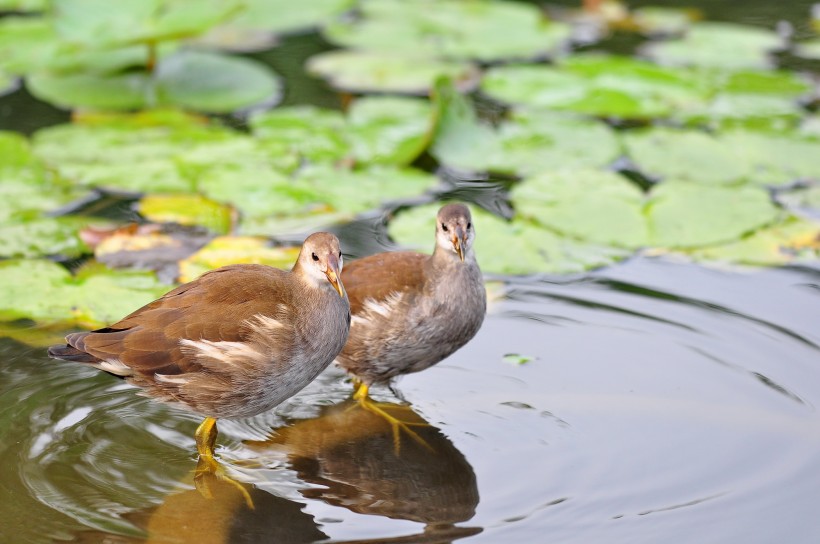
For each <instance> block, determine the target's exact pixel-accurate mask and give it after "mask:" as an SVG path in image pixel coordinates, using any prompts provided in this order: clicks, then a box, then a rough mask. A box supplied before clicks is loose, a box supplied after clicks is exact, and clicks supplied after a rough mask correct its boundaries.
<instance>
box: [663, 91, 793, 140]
mask: <svg viewBox="0 0 820 544" xmlns="http://www.w3.org/2000/svg"><path fill="white" fill-rule="evenodd" d="M803 115H804V112H803V109H802V108H801V107H800V106H799V105H798V103H797V101H796V100H794V99H793V98H784V97H781V96H768V95H765V94H752V93H725V94H720V95H718V96H716V97H714V98H713V99H712V100H711V101H710V102H708V103H703V104H691V105H690V106H689V107H688V108H687V109H684V110H679V111H677V112H676V113H675V114H674V115H672V118H673V119H679V120H681V121H683V122H684V123H687V124H690V125H703V126H707V127H709V128H711V129H713V130H727V129H731V128H750V129H756V130H770V131H775V132H778V131H788V130H791V129H794V128H795V127H796V126H797V124H798V123H799V122H800V120H801V119H802V117H803Z"/></svg>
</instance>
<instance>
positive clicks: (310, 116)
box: [249, 106, 350, 162]
mask: <svg viewBox="0 0 820 544" xmlns="http://www.w3.org/2000/svg"><path fill="white" fill-rule="evenodd" d="M249 124H250V126H251V129H252V130H253V134H254V136H256V137H257V138H259V139H260V140H261V141H263V142H264V143H265V145H266V146H267V147H268V148H269V149H271V150H274V151H279V152H282V153H288V154H293V155H294V156H297V157H299V158H300V160H308V161H312V162H323V161H328V162H334V161H338V160H342V159H343V158H345V157H346V156H348V155H349V153H350V143H349V142H348V140H347V138H346V137H345V136H346V134H345V130H344V129H345V119H344V116H343V115H342V114H341V112H338V111H334V110H324V109H319V108H316V107H313V106H296V107H290V108H278V109H274V110H270V111H266V112H264V113H260V114H258V115H254V116H253V117H251V119H250V123H249Z"/></svg>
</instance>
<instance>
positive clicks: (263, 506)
mask: <svg viewBox="0 0 820 544" xmlns="http://www.w3.org/2000/svg"><path fill="white" fill-rule="evenodd" d="M196 479H197V483H196V485H197V489H188V490H186V491H182V492H178V493H172V494H170V495H168V496H167V497H166V498H165V500H164V502H163V503H162V504H161V505H159V506H158V507H155V508H150V509H147V510H144V511H139V512H132V513H129V514H126V515H125V516H124V517H125V518H126V519H128V521H130V522H132V523H133V524H134V525H135V526H137V527H138V528H139V529H141V530H143V531H145V533H146V534H147V537H145V538H134V537H125V536H120V535H112V534H103V533H100V532H97V531H84V532H82V533H81V534H79V535H77V538H76V539H75V540H74V542H80V543H86V542H87V543H91V542H106V543H109V544H134V543H137V542H141V543H146V544H156V543H170V542H174V543H179V544H184V543H197V544H228V543H248V544H250V543H257V542H287V543H288V544H299V543H308V542H315V541H318V540H324V539H327V538H328V537H327V535H326V534H325V533H323V532H322V531H321V530H319V528H318V526H317V524H316V522H315V521H314V518H313V516H311V515H310V514H307V513H305V512H303V511H302V509H303V508H304V507H305V505H304V504H302V503H299V502H295V501H291V500H289V499H285V498H282V497H277V496H276V495H271V494H270V493H267V492H265V491H262V490H260V489H258V488H256V487H254V486H252V485H250V484H246V483H240V482H236V481H233V480H231V481H226V480H225V479H224V478H221V477H219V476H218V475H217V474H216V473H213V472H211V471H202V470H200V471H198V472H197V473H196ZM249 500H250V504H249ZM251 505H252V506H251Z"/></svg>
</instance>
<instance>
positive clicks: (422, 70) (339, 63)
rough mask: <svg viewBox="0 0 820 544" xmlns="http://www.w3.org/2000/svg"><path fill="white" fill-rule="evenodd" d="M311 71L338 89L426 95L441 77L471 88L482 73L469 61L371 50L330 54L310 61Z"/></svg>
mask: <svg viewBox="0 0 820 544" xmlns="http://www.w3.org/2000/svg"><path fill="white" fill-rule="evenodd" d="M307 70H308V72H309V73H311V74H312V75H315V76H318V77H323V78H325V79H327V80H328V81H329V82H330V84H331V85H333V86H334V87H336V88H339V89H342V90H345V91H349V92H354V93H368V92H397V93H407V94H418V95H426V94H428V92H429V91H430V88H431V87H432V86H433V83H434V81H435V80H436V79H437V78H439V77H442V76H444V77H449V78H451V79H452V80H453V81H454V82H456V85H457V86H458V87H459V88H462V89H471V88H473V87H474V86H475V84H476V83H477V82H478V77H479V75H478V71H477V70H476V68H475V67H474V66H473V65H471V64H469V63H466V62H458V61H446V60H435V59H431V58H428V57H424V56H420V55H417V54H399V53H388V52H371V51H329V52H327V53H321V54H319V55H316V56H313V57H311V58H310V59H308V62H307Z"/></svg>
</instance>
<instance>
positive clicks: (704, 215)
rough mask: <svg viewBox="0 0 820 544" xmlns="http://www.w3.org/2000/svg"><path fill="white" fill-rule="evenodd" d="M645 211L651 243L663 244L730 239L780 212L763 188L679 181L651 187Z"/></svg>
mask: <svg viewBox="0 0 820 544" xmlns="http://www.w3.org/2000/svg"><path fill="white" fill-rule="evenodd" d="M646 213H647V219H648V221H649V241H650V243H651V245H653V246H655V247H667V248H685V247H699V246H708V245H714V244H720V243H728V242H732V241H735V240H737V239H739V238H741V237H742V236H744V235H747V234H749V233H752V232H754V231H755V230H758V229H760V228H762V227H764V226H766V225H769V224H771V223H774V222H775V221H776V220H777V219H778V217H779V216H780V214H781V212H780V209H779V208H777V207H776V206H775V205H774V204H773V203H772V201H771V198H770V197H769V194H768V192H767V191H765V190H764V189H760V188H757V187H742V186H741V187H719V186H718V187H712V186H699V185H696V184H691V183H682V182H666V183H663V184H661V185H659V186H657V187H655V188H654V189H653V190H652V192H651V193H650V199H649V206H648V209H647V212H646Z"/></svg>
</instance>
